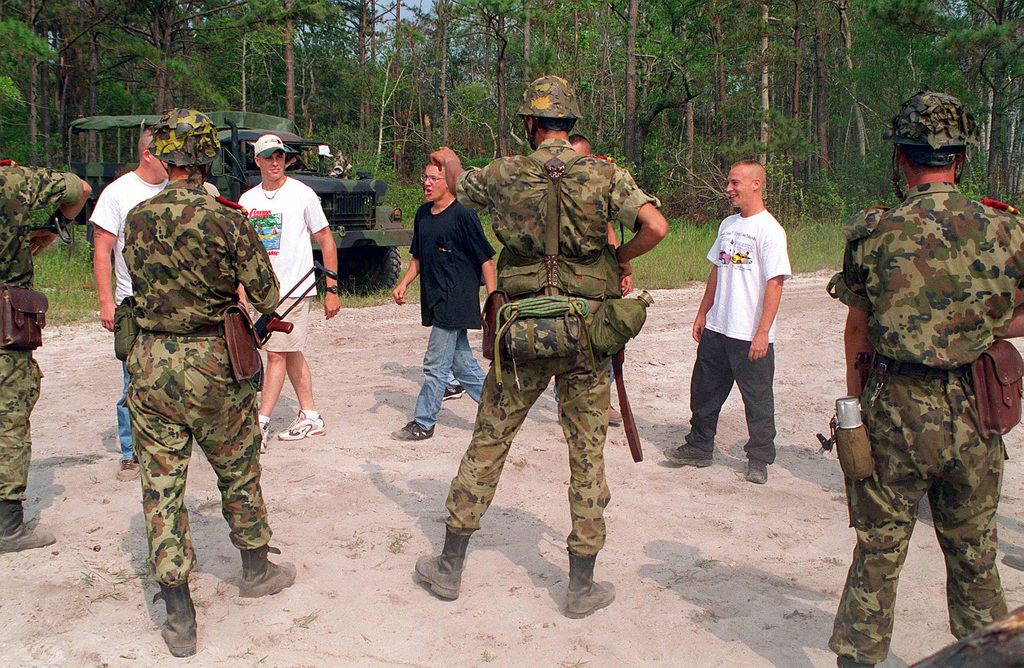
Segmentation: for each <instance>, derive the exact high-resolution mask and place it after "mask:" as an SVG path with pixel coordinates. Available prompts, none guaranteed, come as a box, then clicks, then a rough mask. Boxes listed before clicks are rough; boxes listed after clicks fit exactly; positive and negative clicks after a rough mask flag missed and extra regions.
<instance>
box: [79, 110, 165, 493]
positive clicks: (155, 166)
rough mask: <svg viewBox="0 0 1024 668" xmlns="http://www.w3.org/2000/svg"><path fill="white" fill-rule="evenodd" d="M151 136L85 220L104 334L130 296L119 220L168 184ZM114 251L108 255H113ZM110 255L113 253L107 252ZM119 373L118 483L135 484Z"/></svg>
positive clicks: (149, 133)
mask: <svg viewBox="0 0 1024 668" xmlns="http://www.w3.org/2000/svg"><path fill="white" fill-rule="evenodd" d="M152 140H153V133H152V131H151V130H150V129H149V128H146V129H144V130H143V131H142V132H141V133H140V135H139V141H138V151H139V166H138V167H136V168H135V170H134V171H131V172H128V173H127V174H125V175H124V176H122V177H120V178H118V179H117V180H115V181H114V182H113V183H111V184H110V185H109V186H107V187H106V188H104V189H103V192H101V193H100V196H99V199H97V200H96V208H95V209H93V211H92V215H91V216H90V217H89V222H91V223H92V224H93V225H94V226H95V229H94V231H93V248H94V251H93V258H92V271H93V276H94V277H95V279H96V291H97V292H98V293H99V298H100V323H101V324H102V325H103V327H104V328H105V329H107V330H108V331H111V332H112V331H114V308H115V307H116V305H117V304H120V303H121V302H122V301H124V299H125V298H126V297H130V296H131V294H132V279H131V277H130V276H129V275H128V268H127V267H126V266H125V264H124V258H123V257H121V251H123V250H124V219H125V216H127V215H128V212H129V211H130V210H131V209H132V208H134V207H135V205H136V204H140V203H142V202H145V201H146V200H147V199H149V198H150V197H152V196H153V195H156V194H157V193H159V192H160V191H161V190H163V189H164V186H166V185H167V171H166V170H165V169H164V163H162V162H161V161H159V160H157V159H156V158H154V157H153V155H152V154H151V153H150V152H149V144H150V142H152ZM115 250H116V252H113V251H115ZM112 252H113V253H112ZM111 254H113V256H114V278H115V283H116V285H115V288H114V292H113V294H112V293H111V286H110V257H111ZM121 371H122V374H123V375H124V390H123V391H122V393H121V399H120V400H119V401H118V402H117V437H118V440H119V442H120V444H121V463H120V465H119V466H120V467H119V469H118V472H117V479H118V480H121V481H128V480H134V479H135V478H138V477H139V465H138V463H137V460H136V459H135V457H134V455H133V454H132V427H131V420H130V419H129V415H128V407H127V406H125V399H126V398H127V397H128V367H127V365H125V364H124V363H122V364H121Z"/></svg>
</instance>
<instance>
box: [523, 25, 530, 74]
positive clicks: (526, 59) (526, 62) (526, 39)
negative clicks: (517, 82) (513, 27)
mask: <svg viewBox="0 0 1024 668" xmlns="http://www.w3.org/2000/svg"><path fill="white" fill-rule="evenodd" d="M530 37H531V35H530V12H528V11H527V12H526V15H525V16H524V17H523V83H526V84H529V83H530V81H531V79H530Z"/></svg>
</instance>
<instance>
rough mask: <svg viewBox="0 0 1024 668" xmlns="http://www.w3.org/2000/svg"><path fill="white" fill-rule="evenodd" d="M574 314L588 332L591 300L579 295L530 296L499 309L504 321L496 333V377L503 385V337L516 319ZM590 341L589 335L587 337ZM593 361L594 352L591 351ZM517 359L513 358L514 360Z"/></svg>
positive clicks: (500, 320)
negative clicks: (578, 317)
mask: <svg viewBox="0 0 1024 668" xmlns="http://www.w3.org/2000/svg"><path fill="white" fill-rule="evenodd" d="M570 313H571V314H573V315H578V316H580V320H581V321H582V323H583V332H584V334H586V327H587V320H586V318H587V316H588V315H590V302H588V301H587V300H586V299H581V298H579V297H566V296H561V295H559V296H552V297H529V298H527V299H521V300H519V301H514V302H509V303H507V304H505V305H504V306H502V307H501V308H500V309H499V310H498V322H500V323H502V324H501V326H500V327H499V328H498V331H497V332H495V334H494V379H495V380H496V381H497V383H498V385H501V376H502V374H501V348H502V346H501V339H502V337H503V336H504V335H505V334H506V333H507V332H508V330H509V328H510V327H511V326H512V323H514V322H515V321H516V320H520V319H522V318H557V317H558V316H560V315H566V314H570ZM587 340H588V341H589V337H587ZM590 358H591V362H592V363H593V361H594V359H593V358H594V352H593V350H591V352H590ZM514 361H515V360H513V362H514Z"/></svg>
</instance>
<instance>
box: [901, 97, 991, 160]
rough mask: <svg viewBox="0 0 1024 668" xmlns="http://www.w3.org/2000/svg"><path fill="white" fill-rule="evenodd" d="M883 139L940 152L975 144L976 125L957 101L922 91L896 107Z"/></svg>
mask: <svg viewBox="0 0 1024 668" xmlns="http://www.w3.org/2000/svg"><path fill="white" fill-rule="evenodd" d="M884 137H885V139H888V140H889V141H891V142H892V143H894V144H903V145H907V146H922V147H928V148H929V149H931V150H932V151H937V150H940V149H958V148H966V147H967V146H968V145H977V143H978V124H977V123H975V122H974V117H973V116H971V115H970V114H969V113H967V111H966V110H965V109H964V105H963V103H962V102H961V101H960V100H959V98H956V97H953V96H952V95H948V94H946V93H936V92H933V91H930V90H923V91H921V92H919V93H917V94H916V95H914V96H913V97H911V98H910V99H909V100H907V101H906V102H904V103H903V106H902V107H900V112H899V113H898V114H896V116H895V117H894V118H893V119H892V128H890V129H888V130H886V131H885V135H884Z"/></svg>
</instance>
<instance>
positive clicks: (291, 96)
mask: <svg viewBox="0 0 1024 668" xmlns="http://www.w3.org/2000/svg"><path fill="white" fill-rule="evenodd" d="M284 8H285V11H288V10H290V9H291V8H292V0H284ZM294 33H295V24H294V23H293V22H292V21H291V20H288V21H285V24H284V109H285V117H286V118H287V119H288V120H289V121H292V122H293V123H294V122H295V44H294V39H295V36H294Z"/></svg>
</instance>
